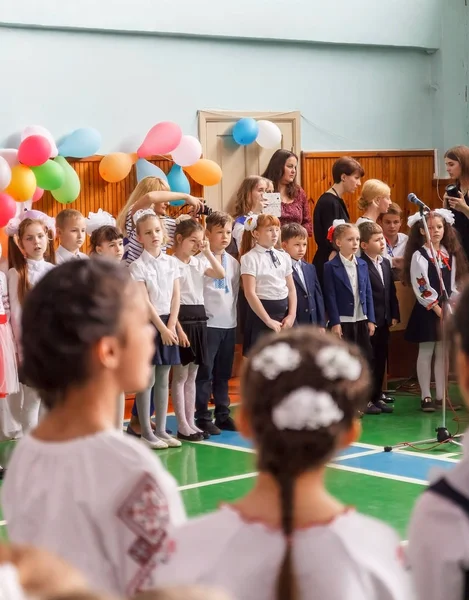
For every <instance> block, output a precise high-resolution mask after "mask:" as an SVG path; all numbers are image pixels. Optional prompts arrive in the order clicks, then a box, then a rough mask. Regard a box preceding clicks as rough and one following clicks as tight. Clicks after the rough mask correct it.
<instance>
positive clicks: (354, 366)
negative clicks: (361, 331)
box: [316, 345, 362, 381]
mask: <svg viewBox="0 0 469 600" xmlns="http://www.w3.org/2000/svg"><path fill="white" fill-rule="evenodd" d="M316 364H317V366H318V367H319V368H320V369H321V371H322V374H323V376H324V377H325V378H326V379H329V381H335V380H336V379H346V380H348V381H357V379H358V378H359V377H360V375H361V372H362V365H361V363H360V361H359V360H358V358H356V357H355V356H352V355H351V354H350V352H349V351H348V350H347V349H346V348H338V347H337V346H332V345H331V346H325V347H324V348H321V350H319V352H318V353H317V355H316Z"/></svg>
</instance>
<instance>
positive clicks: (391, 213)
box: [378, 202, 409, 276]
mask: <svg viewBox="0 0 469 600" xmlns="http://www.w3.org/2000/svg"><path fill="white" fill-rule="evenodd" d="M378 223H379V224H380V225H381V227H382V228H383V233H384V239H385V240H386V255H387V257H388V258H389V260H390V261H391V266H392V268H393V272H394V275H395V276H398V275H399V272H400V271H401V270H402V267H403V265H404V252H405V247H406V244H407V240H408V239H409V236H408V235H406V234H405V233H401V232H400V231H399V230H400V228H401V227H402V208H401V207H400V206H399V204H396V203H395V202H391V204H390V206H389V208H388V210H387V211H386V212H385V213H383V214H382V215H381V216H380V217H379V219H378Z"/></svg>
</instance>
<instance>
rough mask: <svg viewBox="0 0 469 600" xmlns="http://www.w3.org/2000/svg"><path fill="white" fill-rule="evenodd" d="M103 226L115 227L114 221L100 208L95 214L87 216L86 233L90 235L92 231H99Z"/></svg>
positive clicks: (91, 213)
mask: <svg viewBox="0 0 469 600" xmlns="http://www.w3.org/2000/svg"><path fill="white" fill-rule="evenodd" d="M104 225H111V226H112V227H115V225H116V220H115V219H114V217H113V216H112V215H111V214H109V213H108V212H106V211H105V210H103V209H102V208H100V209H98V212H97V213H94V212H90V213H89V214H88V218H87V219H86V233H87V234H88V235H91V234H92V233H93V231H96V229H99V228H100V227H103V226H104Z"/></svg>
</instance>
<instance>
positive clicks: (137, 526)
mask: <svg viewBox="0 0 469 600" xmlns="http://www.w3.org/2000/svg"><path fill="white" fill-rule="evenodd" d="M117 516H118V517H119V519H121V521H123V523H124V524H125V525H126V526H127V527H128V528H129V529H130V530H131V531H132V532H133V533H134V534H135V536H136V539H135V541H134V542H133V543H132V545H131V546H130V548H129V549H128V551H127V553H128V555H129V556H130V557H131V558H132V560H133V561H134V562H135V563H136V564H137V565H138V566H139V569H138V570H137V573H136V574H135V577H134V578H133V579H132V581H131V582H130V583H129V585H128V589H127V593H128V595H129V596H133V595H134V594H135V593H136V592H138V591H141V590H142V589H144V587H145V585H146V584H148V583H149V579H150V576H151V574H152V572H153V570H154V569H155V568H156V567H157V565H158V564H161V563H165V562H167V560H168V558H169V555H170V554H171V552H172V551H173V542H172V540H170V539H169V538H168V526H169V523H170V520H169V509H168V503H167V500H166V498H165V496H164V494H163V492H162V491H161V489H160V488H159V487H158V485H157V483H156V481H155V480H154V478H153V477H151V476H150V475H149V474H148V473H146V474H145V475H143V477H142V478H141V479H140V481H139V482H138V483H137V485H136V486H135V488H134V489H133V490H132V492H131V493H130V494H129V496H127V498H126V499H125V500H124V502H123V503H122V505H121V507H120V508H119V510H118V512H117Z"/></svg>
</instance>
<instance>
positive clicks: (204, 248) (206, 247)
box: [199, 240, 210, 256]
mask: <svg viewBox="0 0 469 600" xmlns="http://www.w3.org/2000/svg"><path fill="white" fill-rule="evenodd" d="M199 249H200V251H201V252H202V254H205V256H207V254H210V244H209V242H208V240H203V241H202V242H200V244H199Z"/></svg>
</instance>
